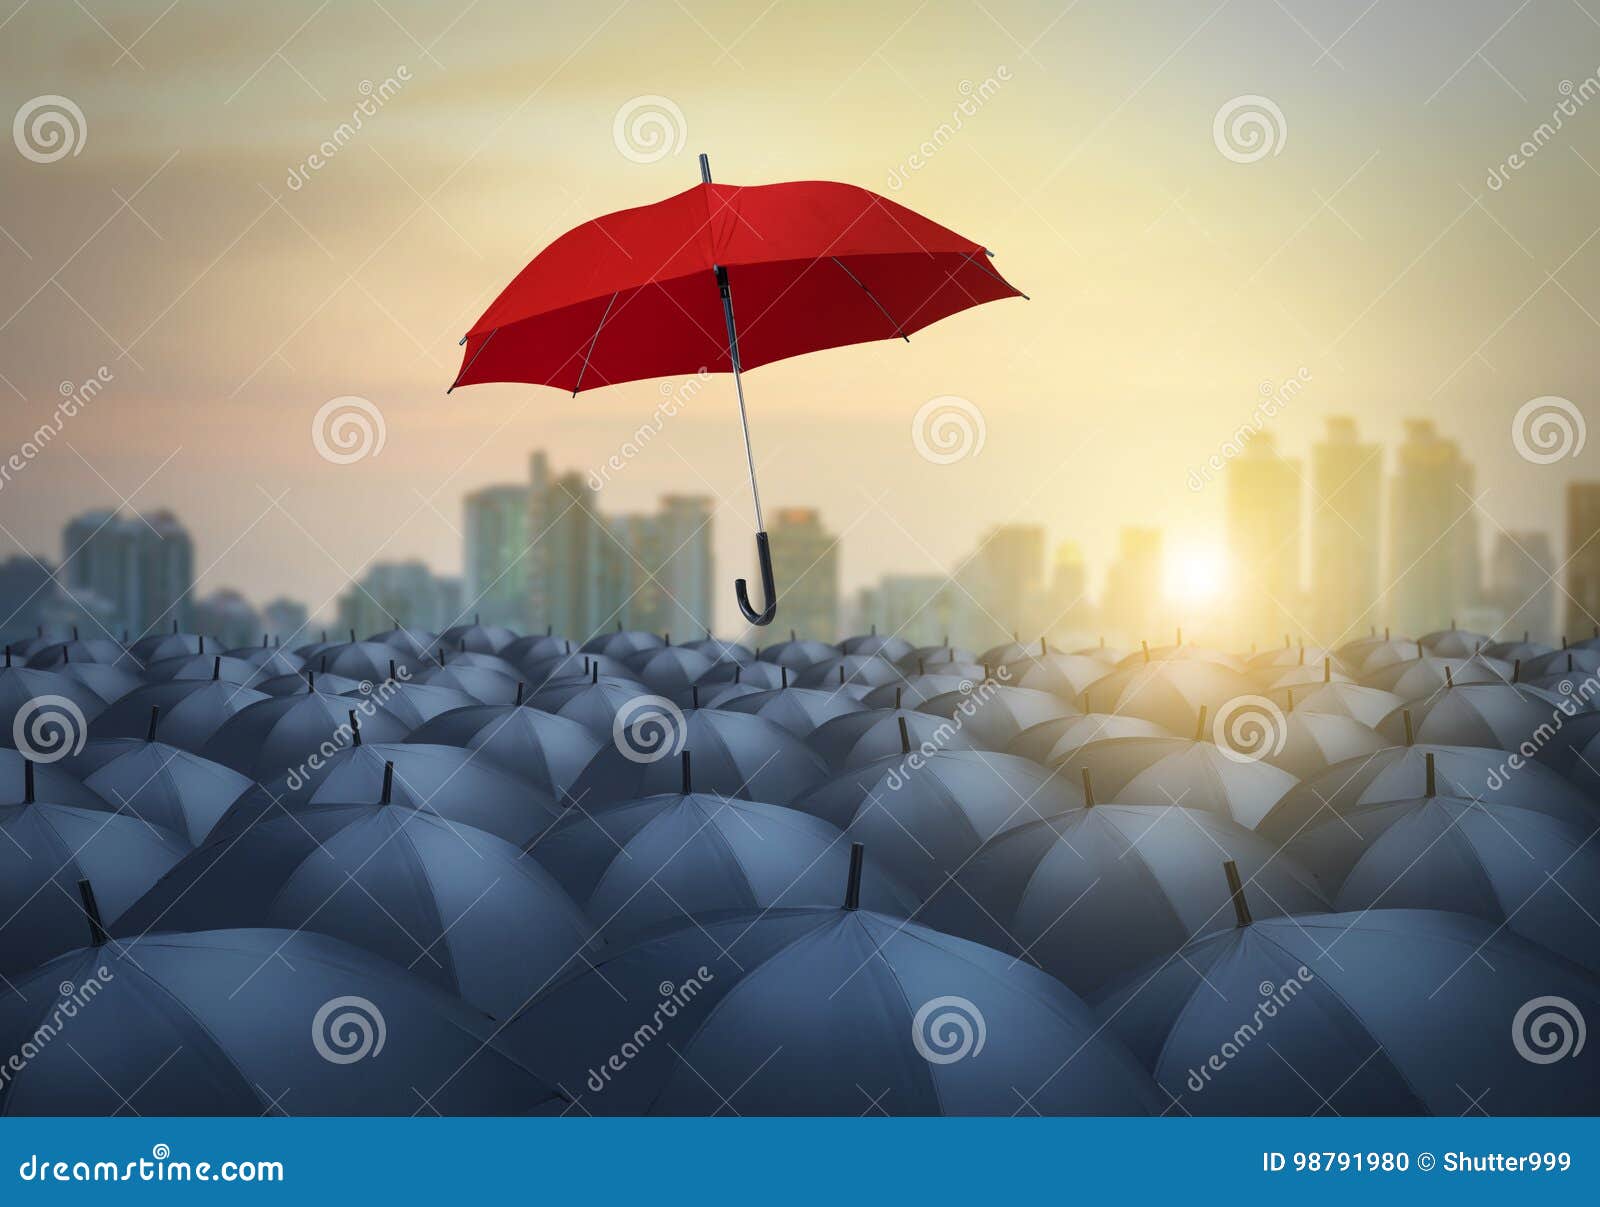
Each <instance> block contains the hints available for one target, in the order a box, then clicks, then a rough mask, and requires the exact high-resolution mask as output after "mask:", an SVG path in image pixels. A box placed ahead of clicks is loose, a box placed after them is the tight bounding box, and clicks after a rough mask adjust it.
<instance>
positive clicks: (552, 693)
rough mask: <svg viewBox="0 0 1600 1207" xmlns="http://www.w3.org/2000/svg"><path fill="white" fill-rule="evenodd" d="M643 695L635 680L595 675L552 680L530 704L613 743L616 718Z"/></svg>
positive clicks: (532, 698) (529, 700)
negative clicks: (612, 735)
mask: <svg viewBox="0 0 1600 1207" xmlns="http://www.w3.org/2000/svg"><path fill="white" fill-rule="evenodd" d="M643 694H645V693H644V690H643V689H642V688H641V687H640V685H639V683H638V682H637V681H636V680H634V679H629V678H621V677H618V676H616V675H603V674H600V673H599V672H598V671H596V672H594V673H593V674H590V675H586V676H584V677H582V678H563V679H559V680H552V681H551V682H550V683H548V684H546V685H545V686H543V687H540V688H539V689H538V690H537V691H533V692H532V693H530V695H529V696H528V700H527V702H528V703H529V704H531V705H533V707H535V708H541V709H543V710H544V711H545V712H553V713H555V714H556V715H557V716H562V717H566V718H567V719H568V720H572V721H576V722H577V723H578V724H579V725H582V726H583V727H584V728H585V729H587V730H589V732H590V733H593V734H595V735H596V736H597V737H600V738H602V739H603V740H605V741H610V740H611V727H612V725H613V724H615V722H616V719H617V714H618V713H619V712H621V711H622V710H623V709H624V708H626V707H627V706H628V704H629V703H630V702H631V701H633V700H636V699H638V698H639V696H641V695H643Z"/></svg>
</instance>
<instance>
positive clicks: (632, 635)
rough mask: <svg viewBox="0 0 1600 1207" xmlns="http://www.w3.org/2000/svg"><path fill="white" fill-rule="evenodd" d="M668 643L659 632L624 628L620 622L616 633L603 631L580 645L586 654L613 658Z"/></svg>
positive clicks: (652, 648)
mask: <svg viewBox="0 0 1600 1207" xmlns="http://www.w3.org/2000/svg"><path fill="white" fill-rule="evenodd" d="M665 644H666V642H665V641H663V640H662V639H661V637H660V636H659V635H658V634H655V633H644V632H640V631H638V630H636V629H624V628H623V627H622V626H621V625H620V624H619V625H618V626H617V631H616V632H614V633H601V634H599V635H598V636H596V637H591V638H589V640H588V641H585V642H584V643H583V645H582V646H581V647H580V649H581V650H582V652H583V653H585V654H605V655H607V656H608V657H611V658H619V659H620V658H626V657H627V656H628V655H629V654H636V653H638V652H639V651H640V650H658V649H660V648H661V647H662V646H664V645H665ZM602 673H604V672H602Z"/></svg>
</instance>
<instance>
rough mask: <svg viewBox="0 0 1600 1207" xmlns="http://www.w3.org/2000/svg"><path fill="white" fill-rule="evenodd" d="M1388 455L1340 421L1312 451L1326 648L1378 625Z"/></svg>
mask: <svg viewBox="0 0 1600 1207" xmlns="http://www.w3.org/2000/svg"><path fill="white" fill-rule="evenodd" d="M1382 497H1383V456H1382V449H1381V448H1380V447H1379V446H1378V445H1377V444H1366V443H1363V442H1362V441H1361V440H1360V439H1359V438H1358V436H1357V434H1356V422H1355V420H1354V419H1351V418H1349V417H1347V416H1342V415H1339V416H1333V417H1331V418H1329V420H1328V431H1327V434H1326V435H1325V436H1324V437H1323V439H1322V441H1321V443H1319V444H1315V445H1313V446H1312V449H1311V606H1310V608H1309V609H1308V612H1309V614H1310V617H1311V623H1312V624H1314V625H1315V626H1316V638H1317V640H1318V641H1319V642H1323V643H1327V644H1332V645H1338V644H1340V642H1342V641H1344V640H1348V639H1349V638H1350V637H1351V636H1352V635H1353V634H1355V633H1357V632H1363V633H1364V632H1366V631H1367V629H1368V628H1369V627H1370V626H1371V625H1372V624H1374V623H1376V619H1377V614H1376V612H1375V609H1376V608H1377V606H1378V602H1379V600H1378V591H1379V587H1378V570H1379V567H1380V566H1381V564H1382V563H1381V560H1380V553H1381V548H1380V546H1381V540H1382V536H1381V534H1382V523H1381V515H1382V511H1381V507H1382Z"/></svg>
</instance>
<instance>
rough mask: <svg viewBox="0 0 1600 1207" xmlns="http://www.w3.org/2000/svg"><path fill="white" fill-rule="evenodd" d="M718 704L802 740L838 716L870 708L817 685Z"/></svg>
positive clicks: (767, 692)
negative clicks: (774, 726) (760, 719)
mask: <svg viewBox="0 0 1600 1207" xmlns="http://www.w3.org/2000/svg"><path fill="white" fill-rule="evenodd" d="M717 707H718V708H722V709H726V710H728V711H729V712H743V713H749V714H750V715H751V716H754V717H761V718H763V719H764V720H767V721H771V722H772V723H773V724H774V725H777V726H778V727H779V728H782V729H786V730H788V731H789V732H790V733H792V734H794V736H795V737H797V738H800V739H802V740H803V739H806V738H809V737H810V736H811V735H812V733H813V732H814V731H815V730H816V729H817V728H818V727H819V726H822V725H825V724H827V723H828V722H830V721H832V720H834V719H836V718H838V717H843V716H848V715H851V714H855V713H864V712H866V710H867V706H866V705H865V704H864V703H862V702H861V701H860V700H856V699H854V698H853V697H851V696H847V695H845V694H844V693H842V692H833V691H826V690H824V689H822V688H818V687H780V688H776V689H773V690H769V691H760V692H754V693H752V694H750V695H742V696H738V697H736V698H734V699H731V700H722V701H718V703H717Z"/></svg>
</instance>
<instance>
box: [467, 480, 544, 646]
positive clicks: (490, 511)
mask: <svg viewBox="0 0 1600 1207" xmlns="http://www.w3.org/2000/svg"><path fill="white" fill-rule="evenodd" d="M462 506H463V511H464V512H465V521H466V526H465V529H464V531H463V532H462V541H463V548H462V562H461V565H462V572H461V591H462V594H463V596H464V597H465V600H464V606H466V607H467V608H468V610H470V611H471V612H473V613H475V614H477V615H478V616H481V617H482V619H483V623H484V624H500V625H510V626H512V627H513V628H518V629H521V628H526V627H527V625H528V622H529V617H528V593H529V592H528V556H529V551H528V487H526V486H486V487H484V488H483V489H482V490H476V491H473V492H472V493H471V494H469V495H468V496H467V497H466V499H465V500H463V504H462Z"/></svg>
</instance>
